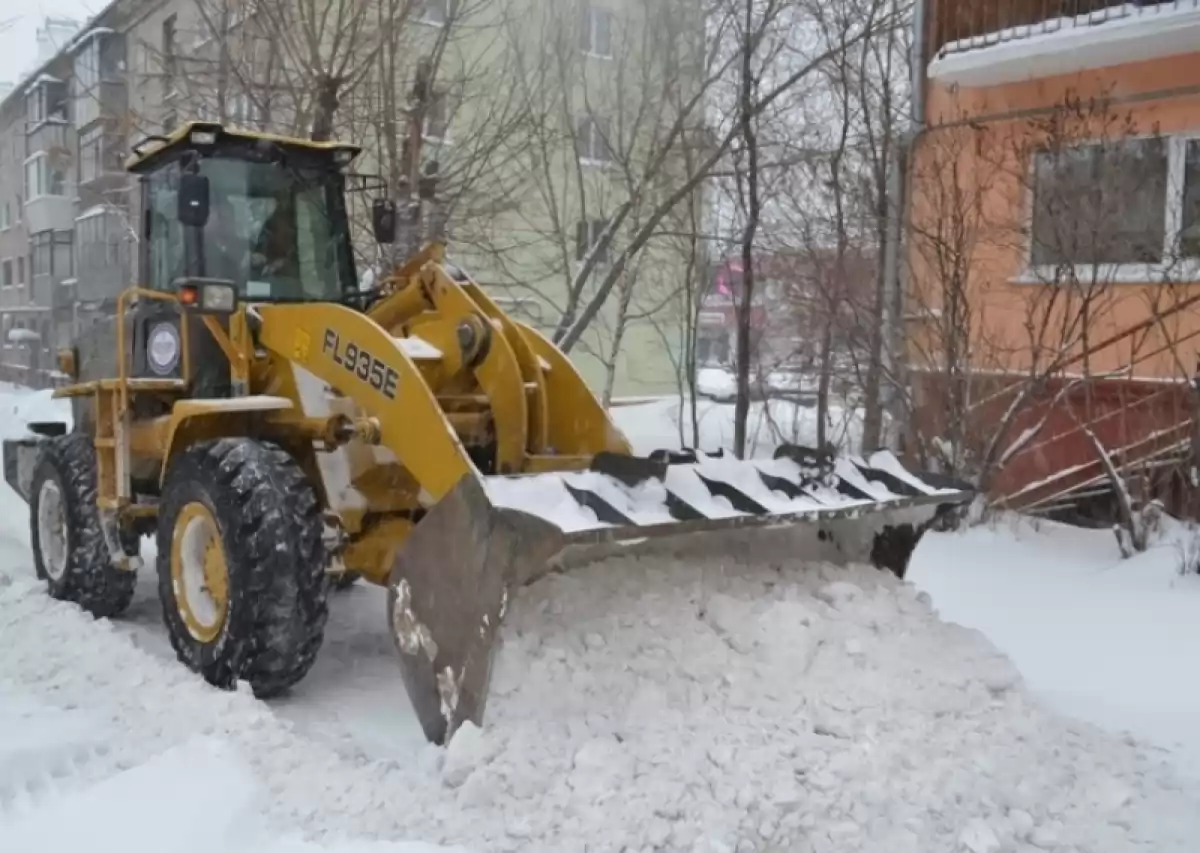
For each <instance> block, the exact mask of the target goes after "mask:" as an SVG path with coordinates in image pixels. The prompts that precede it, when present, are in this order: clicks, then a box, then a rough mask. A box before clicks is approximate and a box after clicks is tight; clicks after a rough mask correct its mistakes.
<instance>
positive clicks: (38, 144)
mask: <svg viewBox="0 0 1200 853" xmlns="http://www.w3.org/2000/svg"><path fill="white" fill-rule="evenodd" d="M25 140H26V141H25V151H26V154H27V155H32V154H38V153H40V152H46V153H48V154H50V153H53V154H60V153H61V154H66V155H68V156H69V155H70V148H69V147H68V146H67V123H66V121H65V120H60V119H48V120H46V121H42V122H38V123H37V124H35V125H33V126H32V127H30V128H29V132H28V134H27V135H26V137H25Z"/></svg>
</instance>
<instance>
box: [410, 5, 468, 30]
mask: <svg viewBox="0 0 1200 853" xmlns="http://www.w3.org/2000/svg"><path fill="white" fill-rule="evenodd" d="M416 2H418V3H420V4H421V6H420V8H419V9H418V10H417V13H416V16H415V17H416V22H417V23H418V24H425V25H426V26H430V27H444V26H446V24H447V22H449V21H452V20H453V19H454V17H455V15H457V14H458V0H416ZM431 8H432V9H435V10H436V12H434V13H432V14H431V13H430V9H431Z"/></svg>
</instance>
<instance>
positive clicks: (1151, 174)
mask: <svg viewBox="0 0 1200 853" xmlns="http://www.w3.org/2000/svg"><path fill="white" fill-rule="evenodd" d="M916 36H917V39H916V40H917V44H918V48H919V50H918V52H917V54H916V55H917V57H918V58H919V59H920V62H919V63H918V72H917V73H918V79H917V81H916V82H917V86H916V92H917V105H918V109H917V115H918V119H919V121H920V126H919V127H918V129H917V133H916V136H915V139H914V142H913V146H912V154H911V159H910V168H909V181H908V184H909V186H908V193H909V201H908V213H909V232H910V239H909V242H908V259H909V266H910V268H911V270H912V276H911V285H910V287H909V288H908V295H907V299H908V310H907V312H906V313H907V317H908V319H909V322H910V328H909V332H910V334H909V336H908V338H909V340H910V342H911V352H910V362H911V364H912V368H913V374H914V376H913V379H914V386H915V387H916V389H917V393H918V399H919V403H920V406H919V411H920V419H921V420H922V421H923V424H922V431H923V432H924V433H925V434H926V435H928V436H938V437H939V438H938V441H939V442H940V446H941V452H942V454H943V455H950V456H954V457H956V458H957V460H958V461H960V462H961V461H962V460H964V459H970V460H972V461H973V464H974V465H976V466H980V467H986V466H991V468H992V469H993V470H992V472H991V476H990V477H989V479H988V483H987V485H988V486H989V487H990V490H991V491H992V493H993V495H994V496H995V497H996V498H998V499H1003V500H1004V501H1006V502H1007V503H1008V504H1009V505H1010V506H1013V507H1017V508H1021V509H1026V510H1030V511H1045V512H1052V511H1057V510H1060V509H1064V508H1071V509H1073V510H1077V509H1078V508H1079V507H1082V506H1086V505H1088V504H1089V502H1091V503H1097V502H1098V503H1099V504H1104V502H1105V501H1106V500H1107V496H1108V495H1111V490H1112V472H1113V471H1117V472H1119V473H1120V474H1121V476H1122V477H1123V478H1126V479H1127V481H1128V482H1131V483H1136V484H1138V488H1139V489H1142V490H1143V493H1144V495H1145V496H1148V495H1150V494H1156V495H1159V496H1160V497H1165V498H1167V499H1175V498H1177V497H1178V495H1179V494H1181V493H1182V491H1183V488H1182V479H1181V478H1185V477H1186V468H1187V465H1189V464H1191V463H1188V462H1187V460H1188V458H1189V453H1190V448H1191V447H1193V446H1196V445H1194V440H1195V438H1196V436H1195V435H1194V431H1195V426H1196V425H1195V424H1194V423H1193V419H1192V417H1191V413H1192V411H1193V408H1194V406H1195V403H1196V401H1195V399H1194V394H1195V392H1194V390H1193V380H1194V379H1195V377H1196V373H1197V367H1198V365H1200V337H1198V336H1200V310H1198V309H1200V241H1198V240H1197V238H1196V234H1197V232H1198V231H1200V229H1198V227H1197V224H1198V223H1200V62H1198V61H1197V60H1198V59H1200V56H1198V54H1200V3H1198V2H1196V0H1158V2H1152V0H1136V2H1129V0H1120V1H1119V2H1118V0H1011V2H995V0H926V2H923V3H919V4H918V15H917V31H916ZM1198 387H1200V386H1198ZM1173 496H1174V497H1173Z"/></svg>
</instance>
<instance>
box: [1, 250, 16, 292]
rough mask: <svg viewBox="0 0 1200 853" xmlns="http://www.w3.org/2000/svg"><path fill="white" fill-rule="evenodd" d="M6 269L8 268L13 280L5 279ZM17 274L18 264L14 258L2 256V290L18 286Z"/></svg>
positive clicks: (10, 277)
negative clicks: (14, 261)
mask: <svg viewBox="0 0 1200 853" xmlns="http://www.w3.org/2000/svg"><path fill="white" fill-rule="evenodd" d="M6 269H7V270H8V276H7V277H8V278H9V279H11V281H5V280H4V279H5V275H4V271H5V270H6ZM16 276H17V266H16V264H14V263H13V259H12V258H11V257H9V258H0V290H12V289H13V288H14V287H16V281H17V278H16Z"/></svg>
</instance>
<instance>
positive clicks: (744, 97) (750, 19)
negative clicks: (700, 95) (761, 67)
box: [733, 0, 760, 459]
mask: <svg viewBox="0 0 1200 853" xmlns="http://www.w3.org/2000/svg"><path fill="white" fill-rule="evenodd" d="M745 2H746V19H745V31H744V34H743V39H742V75H741V76H742V80H741V83H742V87H741V88H742V91H741V103H740V104H739V112H740V121H741V134H742V142H743V145H744V146H745V150H746V157H747V159H746V227H745V228H744V229H743V231H742V288H741V293H740V294H739V295H738V310H737V363H736V367H737V403H736V404H735V405H734V409H733V452H734V453H735V454H736V455H737V457H738V458H739V459H745V458H746V422H747V420H749V417H750V333H751V330H752V326H751V319H752V307H751V306H753V304H754V238H755V235H756V234H757V233H758V220H759V216H760V209H759V208H760V199H759V196H758V140H757V138H756V135H755V129H754V119H755V113H754V85H755V81H754V76H753V74H754V71H753V67H752V63H751V60H752V59H753V56H754V42H753V39H752V37H751V33H752V32H753V27H752V24H753V23H754V5H755V4H754V0H745Z"/></svg>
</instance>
